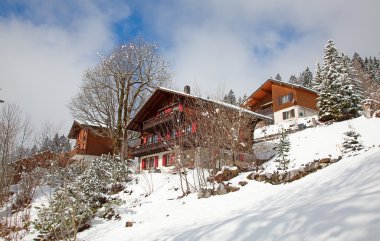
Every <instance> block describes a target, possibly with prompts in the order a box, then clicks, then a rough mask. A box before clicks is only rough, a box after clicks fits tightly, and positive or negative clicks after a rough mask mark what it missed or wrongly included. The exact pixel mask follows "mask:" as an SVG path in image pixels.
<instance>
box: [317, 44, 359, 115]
mask: <svg viewBox="0 0 380 241" xmlns="http://www.w3.org/2000/svg"><path fill="white" fill-rule="evenodd" d="M324 52H325V56H324V65H323V68H322V72H321V76H322V81H321V84H320V85H319V87H318V91H319V97H318V99H317V101H318V102H317V106H318V108H319V114H318V115H319V119H320V120H321V121H328V120H334V121H342V120H346V119H349V118H352V117H354V116H357V114H358V111H359V109H360V98H359V97H358V95H357V94H356V93H355V90H354V85H353V80H352V78H350V74H349V70H348V64H345V60H344V59H345V58H343V57H342V56H340V55H339V52H338V50H337V49H336V48H335V46H334V44H333V42H332V41H331V40H329V41H328V44H327V45H326V47H325V49H324Z"/></svg>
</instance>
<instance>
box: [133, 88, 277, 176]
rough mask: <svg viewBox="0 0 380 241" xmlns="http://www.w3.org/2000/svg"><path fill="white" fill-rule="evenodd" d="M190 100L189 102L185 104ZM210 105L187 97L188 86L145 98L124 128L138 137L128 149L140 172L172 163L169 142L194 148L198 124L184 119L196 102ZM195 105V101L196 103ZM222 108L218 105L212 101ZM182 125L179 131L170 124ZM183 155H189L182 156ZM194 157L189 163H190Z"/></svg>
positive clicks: (159, 90)
mask: <svg viewBox="0 0 380 241" xmlns="http://www.w3.org/2000/svg"><path fill="white" fill-rule="evenodd" d="M189 100H190V101H189ZM193 100H196V101H200V102H213V101H212V100H208V99H204V98H200V97H197V96H194V95H190V87H189V86H186V87H185V91H184V92H179V91H174V90H170V89H166V88H157V89H156V90H155V91H154V92H153V93H152V95H151V96H150V97H149V98H148V100H147V101H146V103H145V104H144V105H143V106H142V108H141V109H140V110H139V111H138V112H137V113H136V115H135V116H134V118H133V119H132V120H131V121H130V123H129V124H128V126H127V129H128V130H129V131H134V132H139V133H140V138H139V142H138V143H137V145H136V146H134V147H133V148H131V149H130V150H129V154H130V156H132V157H135V158H137V159H138V161H139V163H140V168H141V169H143V170H155V169H157V168H161V167H164V166H170V165H171V164H172V163H173V162H174V153H173V145H172V143H173V142H176V141H178V139H179V138H181V140H182V142H181V143H182V144H183V145H184V147H185V148H194V137H195V135H196V134H197V132H198V130H197V129H198V123H197V120H196V119H194V118H192V119H191V118H188V117H189V116H191V114H192V113H194V111H197V106H196V104H194V103H196V101H193ZM198 103H199V102H198ZM214 104H215V105H223V104H225V103H222V102H214ZM226 108H230V109H231V110H233V109H234V108H235V109H239V110H240V109H241V110H242V111H246V112H249V114H251V115H252V116H253V118H254V120H255V121H261V120H264V119H265V120H268V121H270V120H271V119H270V118H269V117H266V116H262V115H260V114H257V113H254V112H251V111H248V110H244V109H242V108H240V107H234V106H231V105H226ZM173 121H174V122H177V123H182V125H181V129H177V128H178V126H176V125H175V124H174V125H172V124H170V123H173ZM186 156H189V155H187V154H186ZM193 158H194V157H190V159H192V160H191V161H190V163H192V162H193Z"/></svg>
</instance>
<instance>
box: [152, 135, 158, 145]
mask: <svg viewBox="0 0 380 241" xmlns="http://www.w3.org/2000/svg"><path fill="white" fill-rule="evenodd" d="M157 141H158V135H157V134H156V135H154V136H152V142H153V143H157Z"/></svg>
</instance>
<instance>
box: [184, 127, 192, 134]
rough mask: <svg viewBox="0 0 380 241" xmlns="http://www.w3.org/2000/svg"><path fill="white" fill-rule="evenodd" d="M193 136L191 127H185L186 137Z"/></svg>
mask: <svg viewBox="0 0 380 241" xmlns="http://www.w3.org/2000/svg"><path fill="white" fill-rule="evenodd" d="M188 134H191V125H188V126H186V127H185V135H188Z"/></svg>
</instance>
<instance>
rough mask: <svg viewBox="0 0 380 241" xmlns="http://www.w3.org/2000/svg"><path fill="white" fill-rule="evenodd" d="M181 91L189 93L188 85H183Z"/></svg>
mask: <svg viewBox="0 0 380 241" xmlns="http://www.w3.org/2000/svg"><path fill="white" fill-rule="evenodd" d="M183 92H185V93H186V94H190V86H188V85H185V87H184V88H183Z"/></svg>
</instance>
